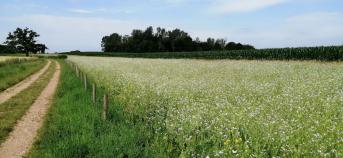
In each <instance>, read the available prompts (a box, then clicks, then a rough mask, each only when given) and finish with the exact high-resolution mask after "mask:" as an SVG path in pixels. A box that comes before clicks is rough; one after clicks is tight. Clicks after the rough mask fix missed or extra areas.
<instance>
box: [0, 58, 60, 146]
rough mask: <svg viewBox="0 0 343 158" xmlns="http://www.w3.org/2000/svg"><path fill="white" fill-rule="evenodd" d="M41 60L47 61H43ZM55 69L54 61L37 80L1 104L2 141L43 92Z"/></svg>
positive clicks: (0, 128) (0, 140)
mask: <svg viewBox="0 0 343 158" xmlns="http://www.w3.org/2000/svg"><path fill="white" fill-rule="evenodd" d="M40 62H42V63H45V62H43V61H40ZM54 70H55V64H53V63H52V65H50V67H49V68H48V70H47V71H46V72H45V73H44V74H43V75H42V77H41V78H39V79H38V80H37V81H36V82H34V83H33V84H32V85H30V86H29V87H28V88H27V89H25V90H23V91H22V92H20V93H19V94H17V95H16V96H14V97H12V98H11V99H9V100H8V101H6V102H4V103H2V104H0V143H1V142H3V141H4V140H5V139H6V137H7V136H8V134H9V133H10V132H11V131H12V130H13V127H14V125H15V124H16V122H17V121H18V119H20V118H21V117H22V116H23V115H24V114H25V112H26V111H27V109H28V108H29V107H30V106H31V105H32V104H33V103H34V101H35V100H36V98H37V97H38V96H39V95H40V94H41V92H42V90H43V89H44V88H45V86H46V85H47V84H48V82H49V81H50V78H51V77H52V75H53V73H54Z"/></svg>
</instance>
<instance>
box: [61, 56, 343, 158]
mask: <svg viewBox="0 0 343 158" xmlns="http://www.w3.org/2000/svg"><path fill="white" fill-rule="evenodd" d="M68 60H70V61H72V62H74V63H76V64H77V65H79V66H80V68H81V69H82V70H83V71H85V72H86V73H87V74H88V75H89V76H90V78H92V79H93V80H95V82H96V83H97V84H98V85H100V86H103V87H105V88H106V89H107V90H108V91H109V92H110V94H111V95H112V96H113V98H112V100H116V101H119V102H120V103H121V104H122V105H124V111H125V117H126V119H127V121H129V122H133V123H134V124H144V125H145V126H147V129H149V130H148V131H145V132H151V133H153V135H154V136H153V138H154V140H152V141H150V142H149V143H150V144H148V146H153V147H154V148H155V149H156V151H160V152H161V153H164V154H166V155H168V153H174V154H175V153H177V155H178V156H181V157H182V156H187V157H188V156H191V157H206V156H210V157H212V156H220V157H227V156H243V157H247V156H253V157H255V156H257V157H266V156H282V157H284V156H286V157H294V156H295V157H302V156H306V157H307V156H308V157H312V156H319V157H323V156H328V157H329V156H333V157H335V156H336V157H342V156H343V155H342V151H343V82H342V81H343V64H342V63H334V62H332V63H325V62H315V61H308V62H299V61H287V62H286V61H285V62H281V61H244V60H243V61H234V60H215V61H214V60H172V59H169V60H167V59H129V58H104V57H77V56H71V57H69V59H68ZM142 132H144V131H142Z"/></svg>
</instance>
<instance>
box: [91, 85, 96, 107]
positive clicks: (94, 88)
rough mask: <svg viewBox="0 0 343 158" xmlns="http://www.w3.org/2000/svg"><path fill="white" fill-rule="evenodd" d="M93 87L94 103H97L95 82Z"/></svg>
mask: <svg viewBox="0 0 343 158" xmlns="http://www.w3.org/2000/svg"><path fill="white" fill-rule="evenodd" d="M92 87H93V88H92V89H93V90H92V92H93V93H92V94H93V95H92V99H93V103H95V102H96V86H95V83H93V85H92Z"/></svg>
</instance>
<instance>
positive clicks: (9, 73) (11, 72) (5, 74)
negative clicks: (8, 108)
mask: <svg viewBox="0 0 343 158" xmlns="http://www.w3.org/2000/svg"><path fill="white" fill-rule="evenodd" d="M45 63H46V61H45V60H32V59H16V58H15V59H9V60H6V61H3V62H0V79H1V80H0V92H1V91H3V90H5V89H7V88H8V87H10V86H12V85H14V84H16V83H18V82H20V81H22V80H23V79H25V78H26V77H27V76H29V75H31V74H33V73H35V72H36V71H38V70H39V69H41V68H42V67H43V66H44V64H45Z"/></svg>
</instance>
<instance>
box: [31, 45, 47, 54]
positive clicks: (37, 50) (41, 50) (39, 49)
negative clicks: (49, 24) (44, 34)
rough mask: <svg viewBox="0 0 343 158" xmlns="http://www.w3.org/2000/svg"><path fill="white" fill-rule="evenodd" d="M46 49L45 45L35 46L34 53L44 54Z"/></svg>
mask: <svg viewBox="0 0 343 158" xmlns="http://www.w3.org/2000/svg"><path fill="white" fill-rule="evenodd" d="M46 49H48V47H46V45H45V44H36V45H35V51H34V53H41V54H45V50H46Z"/></svg>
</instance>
